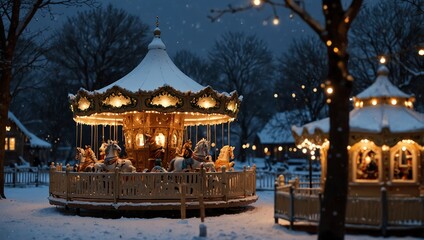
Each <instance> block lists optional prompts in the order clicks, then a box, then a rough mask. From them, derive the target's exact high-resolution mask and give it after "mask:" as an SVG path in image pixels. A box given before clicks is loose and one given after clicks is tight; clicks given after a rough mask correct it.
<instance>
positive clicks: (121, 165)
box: [94, 140, 136, 172]
mask: <svg viewBox="0 0 424 240" xmlns="http://www.w3.org/2000/svg"><path fill="white" fill-rule="evenodd" d="M107 144H108V145H107V147H106V150H105V153H106V156H105V159H104V162H103V163H96V164H95V165H94V168H95V171H96V172H103V171H107V172H112V171H115V168H118V169H119V170H120V171H122V172H136V169H135V167H134V166H133V165H132V162H131V160H128V159H121V158H119V152H120V151H121V148H120V147H119V145H118V143H117V142H116V141H111V140H109V141H108V143H107Z"/></svg>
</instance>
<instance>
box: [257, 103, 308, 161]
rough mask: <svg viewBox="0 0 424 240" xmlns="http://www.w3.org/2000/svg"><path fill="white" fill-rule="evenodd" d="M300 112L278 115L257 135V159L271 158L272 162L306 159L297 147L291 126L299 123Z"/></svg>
mask: <svg viewBox="0 0 424 240" xmlns="http://www.w3.org/2000/svg"><path fill="white" fill-rule="evenodd" d="M297 113H298V111H296V112H295V111H286V112H279V113H276V114H275V115H274V116H273V117H272V118H271V119H270V120H269V121H268V123H267V124H266V125H265V126H264V128H263V129H262V130H261V131H260V132H259V133H257V135H256V138H255V141H254V145H255V146H256V149H255V151H254V154H255V156H256V157H266V156H268V157H270V159H271V160H272V161H284V160H287V159H290V158H306V156H305V155H304V154H303V153H302V151H301V150H300V149H298V148H297V147H296V145H295V142H294V138H293V135H292V132H291V126H292V125H293V124H296V122H299V121H300V120H299V118H298V117H296V114H297Z"/></svg>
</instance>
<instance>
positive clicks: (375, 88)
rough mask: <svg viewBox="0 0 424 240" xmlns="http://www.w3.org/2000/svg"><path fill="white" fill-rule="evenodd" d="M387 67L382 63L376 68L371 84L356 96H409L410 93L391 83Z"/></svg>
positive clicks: (361, 97)
mask: <svg viewBox="0 0 424 240" xmlns="http://www.w3.org/2000/svg"><path fill="white" fill-rule="evenodd" d="M388 76H389V69H387V67H386V66H384V65H382V66H380V67H379V68H378V71H377V79H376V80H375V82H374V83H373V84H371V86H369V87H368V88H367V89H365V90H364V91H362V92H361V93H359V94H358V95H357V96H356V98H360V99H364V98H372V97H377V98H379V97H400V98H410V97H412V95H409V94H406V93H404V92H402V91H401V90H400V89H399V88H397V87H396V86H395V85H393V84H392V83H391V82H390V80H389V78H388Z"/></svg>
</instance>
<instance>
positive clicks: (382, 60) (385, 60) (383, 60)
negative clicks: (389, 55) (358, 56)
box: [380, 56, 387, 64]
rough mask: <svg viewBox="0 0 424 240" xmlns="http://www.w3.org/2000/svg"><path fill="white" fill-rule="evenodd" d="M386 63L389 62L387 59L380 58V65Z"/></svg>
mask: <svg viewBox="0 0 424 240" xmlns="http://www.w3.org/2000/svg"><path fill="white" fill-rule="evenodd" d="M386 62H387V59H386V57H384V56H382V57H380V63H381V64H385V63H386Z"/></svg>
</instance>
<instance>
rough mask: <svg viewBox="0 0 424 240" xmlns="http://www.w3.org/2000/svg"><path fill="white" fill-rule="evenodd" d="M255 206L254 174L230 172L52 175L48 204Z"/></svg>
mask: <svg viewBox="0 0 424 240" xmlns="http://www.w3.org/2000/svg"><path fill="white" fill-rule="evenodd" d="M257 200H258V196H257V195H256V169H255V168H254V167H253V168H246V169H244V170H243V171H233V172H226V171H223V172H206V171H205V170H204V169H202V170H201V171H199V172H163V173H162V172H161V173H159V172H157V173H152V172H148V173H140V172H135V173H124V172H119V171H115V172H102V173H93V172H72V171H71V170H70V168H68V169H67V170H66V171H59V170H57V169H56V168H55V167H52V168H51V169H50V189H49V202H50V204H51V205H56V206H64V207H66V208H76V209H80V208H81V209H99V210H180V209H181V208H182V207H183V208H185V209H199V208H230V207H242V206H247V205H249V204H252V203H254V202H256V201H257Z"/></svg>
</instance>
